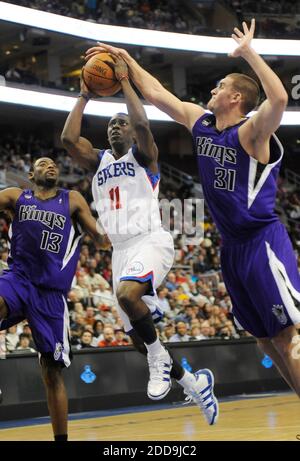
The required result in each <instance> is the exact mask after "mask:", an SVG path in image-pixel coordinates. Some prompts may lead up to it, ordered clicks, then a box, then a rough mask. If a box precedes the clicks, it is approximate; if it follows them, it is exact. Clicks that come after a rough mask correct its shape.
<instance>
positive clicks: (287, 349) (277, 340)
mask: <svg viewBox="0 0 300 461" xmlns="http://www.w3.org/2000/svg"><path fill="white" fill-rule="evenodd" d="M296 334H297V331H296V329H294V328H293V327H292V328H285V329H284V330H282V331H281V332H280V333H279V334H278V335H277V336H275V337H274V338H272V343H273V345H274V346H275V347H276V349H277V350H278V352H279V353H280V354H281V355H282V356H288V355H290V354H291V351H292V349H293V347H294V343H293V337H294V336H295V335H296Z"/></svg>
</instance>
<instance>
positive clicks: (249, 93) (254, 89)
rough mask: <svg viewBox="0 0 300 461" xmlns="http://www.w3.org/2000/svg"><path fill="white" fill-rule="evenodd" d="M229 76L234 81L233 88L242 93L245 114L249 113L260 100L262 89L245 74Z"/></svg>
mask: <svg viewBox="0 0 300 461" xmlns="http://www.w3.org/2000/svg"><path fill="white" fill-rule="evenodd" d="M227 77H230V78H231V79H232V80H233V82H232V86H233V88H234V89H235V90H236V91H238V92H240V93H241V95H242V106H241V107H242V110H243V113H244V114H248V112H250V111H251V110H253V109H254V108H255V107H256V106H257V105H258V104H259V100H260V90H259V85H258V83H257V82H256V81H255V80H253V78H251V77H249V76H248V75H245V74H238V73H233V74H228V75H227Z"/></svg>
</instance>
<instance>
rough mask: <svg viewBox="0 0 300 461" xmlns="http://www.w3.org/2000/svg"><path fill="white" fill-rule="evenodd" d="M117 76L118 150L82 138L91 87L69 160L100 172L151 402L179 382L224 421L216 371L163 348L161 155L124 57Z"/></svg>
mask: <svg viewBox="0 0 300 461" xmlns="http://www.w3.org/2000/svg"><path fill="white" fill-rule="evenodd" d="M113 66H114V70H115V75H116V78H117V79H118V80H119V81H120V83H121V85H122V90H123V92H124V96H125V100H126V104H127V109H128V114H129V116H128V115H127V114H123V113H121V114H120V113H119V114H116V115H114V116H113V117H112V118H111V120H110V121H109V123H108V130H107V134H108V140H109V143H110V145H111V150H100V149H94V148H93V146H92V144H91V143H90V142H89V141H88V140H87V139H85V138H83V137H81V136H80V132H81V121H82V115H83V112H84V108H85V106H86V104H87V102H88V100H89V99H90V97H91V96H92V95H91V94H90V93H89V91H88V89H87V87H86V86H85V84H84V82H81V93H80V95H79V98H78V100H77V102H76V104H75V107H74V108H73V110H72V112H71V113H70V115H69V117H68V119H67V121H66V123H65V127H64V130H63V133H62V136H61V139H62V143H63V145H64V147H65V148H66V149H67V151H68V152H69V154H70V155H71V156H72V157H73V158H74V160H75V161H77V162H78V163H79V164H80V165H81V166H82V167H84V168H87V169H89V170H91V171H94V172H95V175H94V178H93V184H92V188H93V196H94V200H95V204H96V208H97V211H98V214H99V218H100V220H101V223H102V225H103V227H104V229H105V232H106V233H107V235H108V237H109V239H110V241H111V242H112V245H113V257H112V269H113V285H114V286H113V288H114V293H115V295H116V297H117V300H118V304H119V306H118V308H119V312H120V315H121V317H122V319H123V322H124V327H125V331H126V332H127V334H130V335H131V338H132V341H133V344H134V346H135V347H136V349H137V350H138V351H139V352H141V353H143V354H145V355H146V354H147V359H148V363H149V370H150V379H149V383H148V390H147V393H148V397H149V398H151V399H153V400H159V399H162V398H163V397H165V396H166V395H167V393H168V392H169V390H170V388H171V377H173V378H175V379H176V380H177V381H178V382H179V384H181V385H182V386H183V387H184V390H185V393H186V394H188V396H189V397H190V398H191V399H193V400H194V401H195V402H196V403H197V404H198V405H199V406H200V407H201V408H202V409H203V412H204V416H205V418H206V420H207V422H208V423H209V424H215V423H216V421H217V418H218V402H217V400H216V398H215V396H214V393H213V385H214V377H213V374H212V372H211V371H210V370H207V369H203V370H199V371H198V372H197V373H195V375H193V374H191V373H189V372H187V371H186V370H184V369H183V368H182V367H181V366H180V365H179V363H178V362H176V360H174V359H173V358H172V357H171V356H170V354H169V352H168V351H167V350H166V349H165V348H164V346H163V345H162V344H161V343H160V341H159V339H158V337H157V333H156V330H155V326H154V322H153V320H154V319H155V318H156V319H157V318H158V319H160V318H161V312H160V311H159V309H158V307H157V306H156V304H155V299H156V291H155V290H156V288H157V287H158V286H159V285H160V284H161V283H162V281H163V280H164V278H165V276H166V275H167V273H168V272H169V270H170V268H171V267H172V264H173V257H174V246H173V239H172V237H171V235H170V234H169V233H168V232H166V231H165V230H164V229H163V228H162V225H161V220H160V213H159V205H158V183H159V178H160V175H159V170H158V164H157V158H158V149H157V146H156V144H155V142H154V139H153V136H152V133H151V131H150V126H149V121H148V119H147V116H146V113H145V111H144V108H143V105H142V104H141V102H140V100H139V98H138V96H137V95H136V93H135V92H134V90H133V88H132V87H131V84H130V82H129V78H128V68H127V65H126V63H125V62H124V61H123V60H122V59H120V58H116V59H115V63H114V65H113Z"/></svg>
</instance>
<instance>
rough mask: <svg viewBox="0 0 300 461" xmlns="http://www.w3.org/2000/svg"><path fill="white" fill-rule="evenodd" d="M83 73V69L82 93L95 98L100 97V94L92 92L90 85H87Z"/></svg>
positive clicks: (81, 79) (81, 77)
mask: <svg viewBox="0 0 300 461" xmlns="http://www.w3.org/2000/svg"><path fill="white" fill-rule="evenodd" d="M82 73H83V69H82V71H81V75H80V93H81V94H86V95H87V96H88V97H89V98H90V99H92V98H93V99H95V98H99V96H98V95H96V94H94V93H92V92H91V91H90V90H89V89H88V87H87V86H86V84H85V81H84V80H83V76H82Z"/></svg>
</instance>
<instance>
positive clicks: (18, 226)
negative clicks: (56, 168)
mask: <svg viewBox="0 0 300 461" xmlns="http://www.w3.org/2000/svg"><path fill="white" fill-rule="evenodd" d="M9 237H10V254H9V258H8V265H9V268H10V270H12V271H13V272H16V273H18V274H19V275H21V276H23V277H26V278H28V279H29V280H30V281H31V282H32V283H33V284H34V285H37V286H39V287H44V288H48V289H53V290H59V291H63V292H67V291H69V289H70V286H71V283H72V280H73V277H74V274H75V270H76V266H77V261H78V258H79V250H80V248H79V242H80V239H81V232H80V230H79V228H77V226H76V225H74V224H73V221H72V218H71V217H70V207H69V191H67V190H64V189H59V190H58V192H57V195H56V196H55V197H53V198H50V199H48V200H40V199H38V198H36V197H34V195H33V191H32V190H25V191H23V192H22V194H21V195H20V197H19V199H18V200H17V203H16V209H15V216H14V219H13V222H12V225H11V227H10V230H9Z"/></svg>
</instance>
